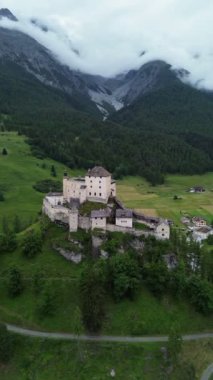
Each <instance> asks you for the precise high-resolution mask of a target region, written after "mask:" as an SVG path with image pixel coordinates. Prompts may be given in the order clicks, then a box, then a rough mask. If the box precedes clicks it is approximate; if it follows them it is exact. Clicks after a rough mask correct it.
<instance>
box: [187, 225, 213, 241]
mask: <svg viewBox="0 0 213 380" xmlns="http://www.w3.org/2000/svg"><path fill="white" fill-rule="evenodd" d="M210 235H213V229H212V228H211V227H208V226H205V227H201V228H198V229H196V230H194V232H193V235H192V236H193V239H194V240H195V241H196V242H197V243H201V242H202V241H203V240H206V239H207V238H208V237H209V236H210Z"/></svg>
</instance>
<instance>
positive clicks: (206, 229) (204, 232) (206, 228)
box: [195, 226, 211, 234]
mask: <svg viewBox="0 0 213 380" xmlns="http://www.w3.org/2000/svg"><path fill="white" fill-rule="evenodd" d="M195 232H198V233H202V234H208V233H209V232H211V228H210V227H208V226H206V227H201V228H199V229H198V230H197V231H195Z"/></svg>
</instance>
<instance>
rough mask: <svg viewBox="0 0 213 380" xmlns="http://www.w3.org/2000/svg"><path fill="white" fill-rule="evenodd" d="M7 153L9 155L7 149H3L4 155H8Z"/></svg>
mask: <svg viewBox="0 0 213 380" xmlns="http://www.w3.org/2000/svg"><path fill="white" fill-rule="evenodd" d="M7 155H8V152H7V149H6V148H3V149H2V156H7Z"/></svg>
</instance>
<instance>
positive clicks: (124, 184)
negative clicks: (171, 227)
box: [117, 173, 213, 224]
mask: <svg viewBox="0 0 213 380" xmlns="http://www.w3.org/2000/svg"><path fill="white" fill-rule="evenodd" d="M196 185H200V186H203V187H204V188H205V189H206V192H204V193H202V194H195V193H188V192H187V189H189V188H190V187H193V186H196ZM117 192H118V196H119V198H120V199H121V200H122V201H123V202H124V204H125V205H126V206H127V207H129V208H134V209H136V210H138V211H140V212H142V213H144V214H145V215H151V216H160V217H163V218H168V219H171V220H173V221H174V222H175V223H176V224H179V223H180V218H181V216H183V215H185V214H187V215H190V216H195V215H198V216H202V217H204V218H206V220H208V221H209V222H211V221H212V219H213V173H207V174H204V175H193V176H180V175H169V176H167V177H166V181H165V184H163V185H159V186H155V187H152V186H150V184H149V183H147V181H146V180H144V179H143V178H140V177H126V178H125V179H123V180H121V181H118V185H117ZM174 195H177V196H178V197H179V198H181V199H177V200H174V199H173V198H174Z"/></svg>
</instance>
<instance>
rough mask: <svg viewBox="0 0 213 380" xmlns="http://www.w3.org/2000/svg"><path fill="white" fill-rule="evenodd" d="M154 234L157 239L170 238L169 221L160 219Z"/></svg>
mask: <svg viewBox="0 0 213 380" xmlns="http://www.w3.org/2000/svg"><path fill="white" fill-rule="evenodd" d="M154 235H155V237H156V239H159V240H167V239H169V238H170V226H169V223H167V221H165V220H162V221H160V222H159V223H158V224H157V226H156V227H155V231H154Z"/></svg>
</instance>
